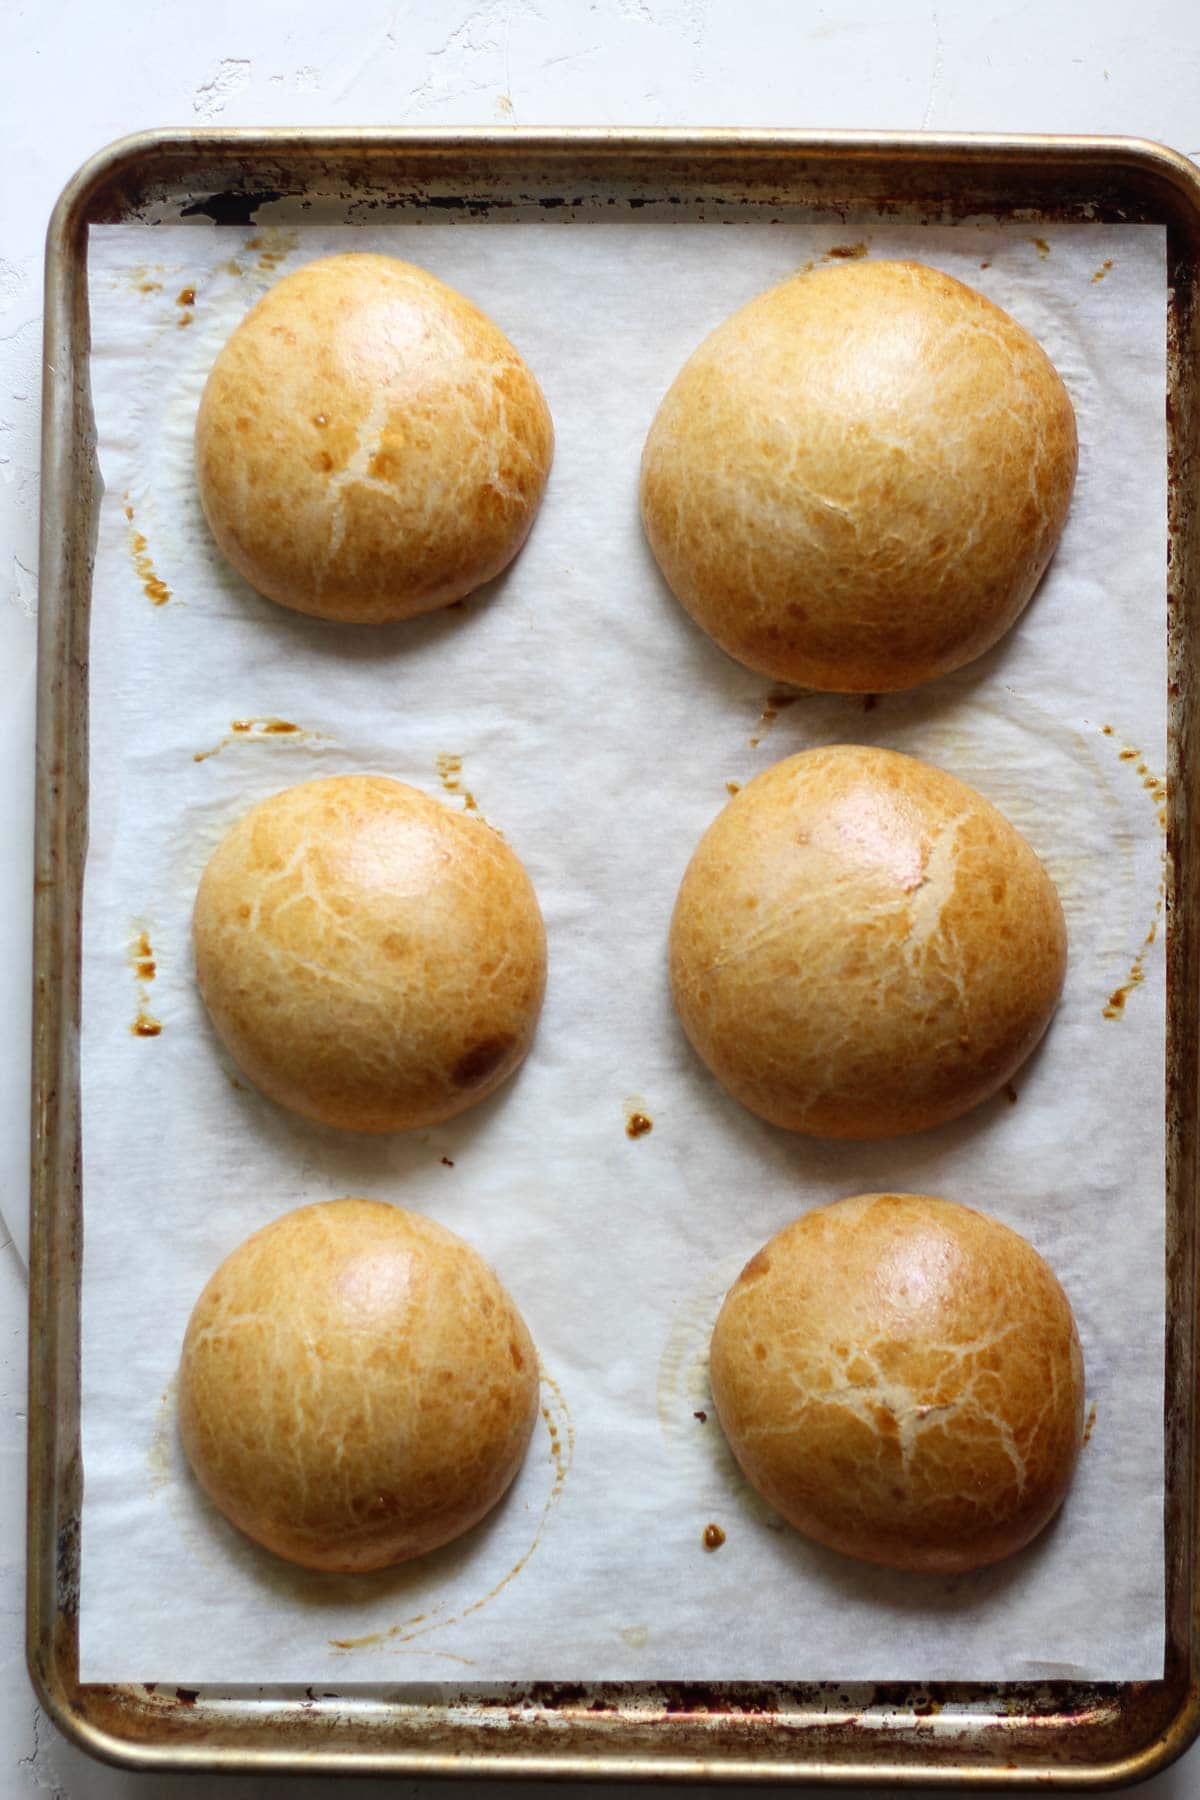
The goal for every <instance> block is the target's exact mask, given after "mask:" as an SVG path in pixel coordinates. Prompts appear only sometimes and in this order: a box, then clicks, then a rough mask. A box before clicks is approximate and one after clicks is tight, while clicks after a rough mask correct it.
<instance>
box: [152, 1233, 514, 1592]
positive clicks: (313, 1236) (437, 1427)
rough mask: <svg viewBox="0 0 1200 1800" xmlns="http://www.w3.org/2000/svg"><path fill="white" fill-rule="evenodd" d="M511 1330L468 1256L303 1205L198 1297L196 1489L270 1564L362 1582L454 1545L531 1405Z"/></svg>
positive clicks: (447, 1236)
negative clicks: (364, 1575)
mask: <svg viewBox="0 0 1200 1800" xmlns="http://www.w3.org/2000/svg"><path fill="white" fill-rule="evenodd" d="M538 1391H539V1389H538V1363H537V1352H536V1350H535V1349H534V1347H533V1343H532V1341H531V1339H530V1336H529V1333H528V1331H527V1330H526V1328H525V1323H524V1320H523V1319H522V1318H521V1315H520V1313H519V1312H518V1311H517V1309H516V1307H515V1306H514V1305H513V1303H512V1301H511V1300H510V1298H509V1296H508V1294H507V1293H506V1292H505V1290H504V1289H503V1287H501V1285H500V1283H499V1281H497V1279H496V1277H495V1275H493V1273H492V1271H491V1270H490V1269H489V1268H488V1266H487V1264H486V1263H485V1262H484V1261H483V1259H482V1258H481V1257H480V1256H479V1255H478V1254H477V1253H476V1252H475V1251H474V1250H472V1249H471V1247H470V1245H469V1244H465V1243H464V1242H463V1240H462V1239H461V1238H459V1237H456V1236H455V1235H454V1233H453V1232H451V1231H446V1230H445V1229H444V1228H443V1227H442V1226H441V1225H435V1224H434V1223H433V1221H432V1220H431V1219H425V1218H422V1217H421V1216H420V1214H419V1213H411V1212H405V1211H404V1210H403V1208H401V1207H398V1206H385V1205H383V1204H382V1202H380V1201H377V1200H331V1201H326V1202H325V1203H324V1204H323V1205H320V1206H302V1207H300V1208H299V1209H298V1210H297V1211H296V1212H290V1213H286V1214H285V1215H284V1217H283V1218H281V1219H276V1220H275V1221H274V1223H273V1224H270V1225H267V1226H264V1228H263V1229H262V1230H261V1231H256V1232H255V1233H254V1235H253V1237H250V1238H247V1239H246V1241H245V1243H244V1244H242V1245H240V1246H239V1248H238V1249H236V1250H235V1251H234V1252H233V1254H232V1255H231V1256H229V1257H227V1258H226V1259H225V1261H224V1262H223V1263H222V1264H221V1267H220V1268H219V1269H218V1270H217V1272H216V1274H215V1275H214V1276H213V1277H212V1280H211V1281H210V1282H209V1283H208V1286H207V1287H206V1288H205V1289H204V1292H203V1293H202V1294H201V1296H200V1298H199V1300H198V1301H197V1302H196V1306H195V1310H194V1311H193V1313H192V1316H191V1320H190V1322H189V1324H188V1328H187V1335H186V1337H185V1339H184V1344H183V1360H182V1362H181V1364H180V1371H179V1428H180V1433H181V1435H182V1438H183V1446H184V1449H185V1450H186V1451H187V1455H188V1460H189V1461H190V1463H191V1465H192V1469H193V1471H194V1472H195V1474H196V1477H197V1479H198V1480H199V1482H200V1485H201V1486H202V1487H203V1488H204V1490H205V1491H206V1493H207V1494H208V1495H209V1496H210V1497H211V1499H212V1500H213V1501H215V1503H216V1505H217V1506H219V1507H220V1509H221V1511H222V1512H223V1513H224V1514H225V1516H226V1518H228V1519H230V1520H232V1522H233V1524H235V1525H236V1526H238V1527H239V1528H240V1529H241V1530H242V1531H244V1532H246V1533H247V1535H248V1536H250V1537H252V1538H254V1539H255V1541H256V1542H257V1543H260V1544H265V1546H266V1547H267V1549H268V1550H273V1551H274V1552H275V1554H276V1555H277V1556H284V1557H286V1558H287V1559H288V1561H289V1562H294V1563H301V1564H303V1565H304V1567H305V1568H309V1569H338V1570H344V1571H347V1572H357V1571H362V1570H368V1569H382V1568H385V1567H386V1566H387V1565H388V1564H390V1563H398V1562H406V1561H408V1560H409V1559H410V1558H411V1557H414V1556H424V1555H425V1553H426V1551H429V1550H436V1549H437V1547H438V1545H439V1544H446V1543H449V1542H450V1540H451V1538H456V1537H459V1536H461V1534H462V1533H463V1532H464V1531H469V1530H470V1528H471V1526H472V1525H474V1524H476V1523H478V1521H479V1520H480V1519H482V1518H483V1516H484V1514H485V1513H487V1512H490V1511H491V1509H492V1507H493V1506H495V1504H496V1502H497V1501H498V1500H499V1498H500V1496H501V1495H502V1494H503V1493H504V1492H505V1490H506V1489H507V1488H508V1486H509V1484H510V1482H511V1481H512V1479H513V1477H514V1476H515V1475H516V1473H517V1470H518V1469H519V1468H520V1466H521V1459H522V1457H523V1456H524V1454H525V1450H526V1447H527V1445H528V1443H529V1437H530V1433H531V1432H532V1430H533V1425H534V1420H535V1419H536V1417H537V1410H538Z"/></svg>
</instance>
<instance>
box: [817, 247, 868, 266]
mask: <svg viewBox="0 0 1200 1800" xmlns="http://www.w3.org/2000/svg"><path fill="white" fill-rule="evenodd" d="M825 254H826V256H833V257H836V258H838V259H839V260H840V261H843V262H847V261H848V262H857V261H858V259H859V257H860V256H865V255H866V254H867V246H866V245H865V244H831V245H830V246H829V248H828V250H826V252H825Z"/></svg>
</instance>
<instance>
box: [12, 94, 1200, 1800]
mask: <svg viewBox="0 0 1200 1800" xmlns="http://www.w3.org/2000/svg"><path fill="white" fill-rule="evenodd" d="M280 199H283V200H291V201H293V202H294V203H295V204H296V205H297V206H299V207H300V208H302V209H307V208H311V210H312V213H313V215H314V216H318V215H319V214H320V213H321V211H322V209H324V210H325V216H329V217H335V216H341V217H345V216H346V215H347V214H349V215H350V216H356V215H358V214H360V213H363V212H365V211H366V210H374V209H375V208H388V207H406V208H409V207H419V206H426V207H428V206H439V207H443V208H450V209H457V210H463V211H485V210H486V211H492V210H495V209H498V208H501V207H515V206H519V207H522V208H524V207H538V206H541V207H546V208H548V209H553V208H566V209H567V210H570V209H571V208H572V207H573V206H575V205H582V206H587V205H594V204H596V203H597V202H600V203H603V204H607V205H611V206H614V207H618V208H632V209H637V208H639V207H641V206H644V205H646V204H648V203H651V202H662V203H664V204H679V205H683V204H686V203H695V202H697V201H699V202H711V203H713V204H716V203H718V202H720V201H723V200H724V201H728V202H731V203H732V202H736V203H743V204H744V203H747V202H749V203H760V204H763V205H769V204H771V203H772V202H785V201H786V202H787V203H789V204H791V205H796V204H797V203H799V204H801V205H803V206H805V207H808V208H811V209H812V210H813V211H814V212H816V213H829V214H835V215H838V216H839V217H842V218H850V217H852V216H854V215H859V216H866V215H876V216H879V215H882V216H888V215H889V214H895V215H900V216H904V217H908V218H912V219H913V220H914V222H916V221H918V220H926V221H932V220H939V219H943V220H952V219H956V218H962V217H966V216H969V215H971V214H974V213H989V214H999V215H1001V216H1005V217H1013V216H1018V217H1021V218H1025V219H1028V220H1030V221H1031V222H1032V221H1036V220H1040V221H1047V222H1054V221H1064V220H1066V221H1070V220H1089V219H1091V220H1108V221H1127V222H1137V221H1140V222H1154V223H1159V224H1164V225H1165V226H1166V227H1167V242H1168V263H1169V280H1170V309H1169V344H1168V445H1169V465H1170V467H1169V550H1168V562H1169V581H1168V593H1169V623H1168V634H1169V671H1170V694H1169V767H1168V776H1169V784H1170V799H1169V827H1168V888H1167V919H1168V929H1167V983H1168V989H1167V994H1168V998H1167V1045H1166V1057H1167V1168H1166V1196H1167V1283H1168V1296H1167V1344H1166V1365H1167V1380H1166V1395H1165V1428H1166V1450H1167V1465H1166V1466H1167V1481H1166V1545H1167V1619H1166V1662H1165V1671H1166V1672H1165V1674H1164V1677H1163V1679H1162V1680H1160V1681H1152V1682H1140V1683H1124V1684H1115V1683H1113V1684H1094V1683H1078V1682H1038V1683H1021V1684H1015V1683H1006V1684H1002V1685H1000V1686H988V1685H985V1684H979V1683H975V1684H965V1685H957V1686H956V1685H950V1684H942V1685H937V1686H930V1685H928V1684H923V1685H919V1686H918V1685H905V1684H890V1685H887V1686H880V1685H871V1684H866V1683H858V1684H849V1685H847V1684H843V1683H822V1684H806V1685H802V1686H792V1685H788V1684H783V1683H780V1684H772V1685H770V1686H764V1685H761V1684H760V1685H756V1686H754V1687H750V1686H748V1685H746V1684H742V1683H724V1684H718V1685H711V1686H699V1685H697V1684H679V1685H675V1686H651V1687H646V1688H637V1687H633V1686H630V1685H623V1684H607V1685H606V1684H598V1685H595V1686H588V1687H586V1688H585V1687H580V1686H578V1685H572V1686H565V1685H554V1684H544V1685H539V1686H536V1687H533V1688H530V1689H527V1690H520V1689H516V1688H511V1689H510V1688H506V1689H503V1690H497V1691H495V1692H494V1693H493V1694H492V1695H490V1696H488V1695H484V1694H482V1693H481V1692H480V1691H478V1690H472V1691H470V1692H469V1693H468V1692H464V1693H463V1694H462V1695H461V1696H460V1697H459V1698H457V1699H445V1698H441V1699H438V1700H436V1701H434V1700H431V1699H430V1698H429V1697H428V1695H427V1694H424V1695H423V1694H421V1693H420V1691H419V1690H413V1689H408V1690H388V1689H386V1688H383V1687H372V1688H359V1689H347V1690H345V1691H344V1692H341V1693H339V1694H336V1695H330V1694H324V1693H323V1694H319V1695H313V1694H312V1691H311V1690H307V1691H305V1692H304V1693H301V1692H299V1691H298V1690H281V1689H267V1688H262V1689H254V1690H249V1689H232V1690H223V1691H217V1690H206V1691H204V1692H203V1693H200V1694H195V1695H194V1694H191V1693H189V1692H187V1691H186V1690H177V1689H149V1688H143V1687H138V1686H132V1685H122V1686H97V1685H88V1686H84V1685H82V1684H81V1683H80V1682H79V1680H78V1579H79V1514H80V1502H81V1498H82V1479H81V1468H80V1454H79V1424H80V1418H79V1272H80V1256H81V1227H82V1214H81V1194H80V1150H79V1146H80V1135H79V1017H80V1009H79V1001H80V899H81V891H82V878H83V865H84V856H85V852H86V844H87V704H88V614H89V603H90V592H91V574H92V563H93V557H94V545H95V533H96V521H97V513H98V506H99V480H98V470H97V467H96V460H95V448H94V442H95V433H94V426H93V420H92V413H91V401H90V389H89V376H88V354H89V327H88V311H87V267H86V262H87V227H88V224H89V223H99V222H108V221H114V220H120V219H124V218H128V217H130V216H134V215H137V216H144V217H161V218H173V217H178V216H180V215H181V213H183V212H184V211H185V210H186V211H189V212H191V213H195V214H201V215H204V216H207V217H210V218H212V219H214V220H216V221H217V222H227V223H238V224H241V223H247V222H249V221H250V220H251V219H252V217H253V216H254V213H255V210H256V209H257V208H258V207H261V206H262V205H264V204H265V203H267V202H268V201H274V200H280ZM1198 275H1200V172H1198V171H1197V170H1196V169H1195V168H1194V167H1193V165H1192V164H1191V163H1189V162H1188V161H1187V160H1186V159H1185V158H1183V157H1181V156H1179V155H1177V154H1175V153H1174V152H1172V151H1170V150H1166V149H1164V148H1162V147H1161V146H1159V145H1156V144H1151V143H1148V142H1144V141H1142V140H1136V139H1126V138H1102V137H1096V138H1085V137H1047V138H1043V137H997V136H987V137H984V136H970V137H947V136H940V135H938V136H934V135H930V134H925V133H901V134H874V133H864V132H844V133H824V134H816V133H809V132H786V131H733V130H713V131H680V132H676V131H670V130H654V131H598V130H595V131H594V130H563V131H557V130H516V129H508V130H505V131H491V130H488V131H459V130H445V131H436V132H408V131H392V130H365V129H364V130H342V129H337V130H321V131H303V132H301V131H291V130H272V131H242V130H225V131H162V132H147V133H143V134H141V135H139V136H137V137H132V138H127V139H125V140H123V141H122V142H121V143H118V144H116V145H113V146H112V147H111V148H109V149H107V150H104V151H102V152H101V153H100V154H99V155H98V156H96V157H95V158H93V159H92V161H90V162H89V163H87V164H86V165H85V166H84V168H83V169H82V170H81V171H80V172H79V174H78V175H77V176H76V177H75V178H74V179H73V180H72V181H71V182H70V183H69V185H68V186H67V188H66V189H65V191H64V193H63V195H62V197H61V199H60V201H59V203H58V206H57V207H56V209H55V212H54V215H53V218H52V220H51V224H50V230H49V236H48V241H47V256H46V314H45V362H44V386H43V445H42V528H41V578H40V591H41V600H40V621H39V630H40V634H41V635H40V646H39V648H40V669H39V691H38V736H37V848H36V869H35V885H36V895H35V942H34V1041H33V1143H32V1173H33V1190H32V1232H31V1261H30V1365H29V1373H30V1396H29V1420H30V1426H29V1451H30V1457H29V1535H28V1567H29V1578H28V1620H27V1652H28V1660H29V1667H30V1671H31V1674H32V1677H33V1681H34V1685H35V1687H36V1689H37V1692H38V1694H39V1697H40V1698H41V1701H42V1703H43V1705H44V1706H45V1707H46V1708H47V1710H48V1711H49V1712H50V1714H51V1716H52V1717H53V1718H54V1719H55V1721H56V1722H57V1724H58V1725H59V1726H60V1727H61V1728H62V1729H63V1730H64V1731H66V1732H67V1733H68V1734H69V1735H70V1736H71V1737H72V1738H74V1739H75V1741H76V1742H78V1743H79V1744H81V1745H82V1746H83V1747H84V1748H85V1749H87V1750H89V1751H91V1752H92V1753H93V1754H95V1755H97V1756H101V1757H105V1758H107V1759H109V1760H111V1761H114V1762H120V1763H124V1764H128V1765H130V1766H134V1767H139V1768H163V1769H167V1768H169V1769H173V1770H198V1769H216V1768H220V1769H224V1770H241V1771H257V1772H260V1773H279V1772H283V1771H288V1770H299V1769H301V1768H303V1769H305V1770H307V1771H314V1770H328V1771H335V1770H336V1771H340V1772H344V1773H349V1772H351V1771H359V1772H363V1773H375V1774H395V1775H409V1776H412V1775H452V1774H453V1775H471V1776H484V1775H486V1776H500V1775H507V1776H524V1777H530V1776H557V1777H568V1776H570V1777H576V1778H578V1777H584V1776H586V1777H592V1778H597V1779H608V1780H614V1779H626V1780H628V1779H637V1778H639V1777H641V1778H651V1777H653V1778H657V1779H664V1778H666V1779H675V1780H693V1781H700V1780H708V1781H713V1780H726V1781H730V1780H737V1781H771V1782H801V1781H806V1782H810V1783H826V1784H829V1785H842V1784H850V1783H856V1782H877V1783H880V1784H886V1785H887V1786H889V1787H893V1788H897V1787H903V1786H908V1785H913V1784H918V1783H928V1784H940V1785H945V1786H956V1785H962V1786H971V1787H978V1788H1006V1787H1007V1788H1012V1787H1022V1786H1033V1785H1038V1786H1043V1785H1047V1784H1049V1785H1053V1786H1062V1787H1081V1788H1082V1787H1090V1788H1100V1787H1113V1786H1118V1785H1123V1784H1124V1783H1126V1782H1128V1781H1130V1780H1133V1779H1137V1778H1139V1777H1142V1776H1144V1775H1147V1774H1149V1773H1151V1772H1152V1771H1153V1770H1155V1769H1157V1768H1161V1767H1162V1766H1163V1765H1164V1764H1166V1763H1167V1762H1169V1761H1170V1760H1171V1759H1172V1758H1173V1757H1175V1756H1177V1755H1179V1754H1180V1752H1181V1751H1182V1750H1184V1749H1185V1748H1186V1747H1187V1746H1188V1744H1189V1743H1190V1742H1191V1740H1192V1738H1193V1737H1194V1735H1195V1734H1196V1730H1197V1726H1198V1724H1200V1693H1198V1686H1197V1666H1196V1664H1197V1657H1196V1646H1197V1567H1196V1556H1195V1504H1196V1494H1197V1471H1198V1466H1200V1459H1198V1457H1197V1432H1196V1386H1197V1379H1196V1378H1197V1367H1196V1360H1195V1345H1196V1308H1197V1271H1196V1205H1195V1200H1196V1107H1197V1079H1196V1060H1197V1010H1198V999H1200V968H1198V967H1197V941H1198V931H1197V916H1196V915H1197V900H1196V881H1195V876H1194V871H1195V867H1196V860H1195V859H1196V856H1197V844H1196V832H1197V817H1198V814H1197V807H1196V804H1195V799H1194V794H1193V789H1194V785H1195V761H1196V750H1195V745H1194V734H1195V705H1196V703H1195V697H1194V691H1193V689H1194V682H1193V677H1192V670H1193V668H1194V666H1195V664H1196V654H1197V648H1198V644H1197V634H1198V628H1200V508H1198V507H1197V504H1196V486H1197V480H1198V479H1200V460H1198V444H1200V415H1198V410H1197V396H1196V372H1197V370H1198V369H1200V315H1198V309H1197V283H1198Z"/></svg>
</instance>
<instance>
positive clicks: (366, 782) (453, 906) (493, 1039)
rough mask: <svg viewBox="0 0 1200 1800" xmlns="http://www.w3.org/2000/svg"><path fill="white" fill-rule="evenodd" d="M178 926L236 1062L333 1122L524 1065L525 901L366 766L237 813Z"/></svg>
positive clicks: (388, 1113) (423, 798) (422, 802)
mask: <svg viewBox="0 0 1200 1800" xmlns="http://www.w3.org/2000/svg"><path fill="white" fill-rule="evenodd" d="M193 936H194V941H195V950H196V978H197V980H198V982H199V984H200V992H201V994H202V995H203V996H204V1002H205V1005H206V1006H207V1007H208V1010H209V1013H210V1014H211V1016H212V1021H213V1024H214V1025H215V1026H216V1029H217V1031H218V1033H219V1034H220V1036H221V1038H222V1039H223V1041H224V1043H225V1045H226V1047H227V1048H228V1050H229V1052H230V1054H231V1056H232V1057H233V1058H234V1060H235V1062H236V1063H237V1064H238V1066H239V1067H240V1068H241V1069H243V1070H244V1071H245V1073H246V1074H247V1075H248V1076H249V1077H250V1079H251V1081H253V1082H254V1083H255V1084H256V1086H258V1087H260V1088H261V1089H262V1090H263V1092H264V1093H266V1094H269V1095H270V1096H271V1098H272V1100H277V1101H278V1102H279V1104H280V1105H281V1106H286V1107H290V1109H291V1110H292V1111H293V1112H297V1113H302V1114H303V1115H304V1117H305V1118H308V1119H319V1120H321V1121H322V1122H323V1123H324V1124H327V1125H339V1126H341V1127H342V1128H343V1129H345V1130H347V1131H375V1132H379V1131H407V1130H409V1129H411V1128H412V1127H414V1126H420V1125H434V1124H437V1123H438V1122H439V1121H440V1120H442V1119H450V1118H453V1116H454V1115H455V1113H460V1112H463V1111H464V1110H465V1109H466V1108H467V1107H468V1106H473V1105H474V1104H475V1102H476V1101H477V1100H482V1099H483V1098H484V1097H485V1095H487V1094H490V1093H491V1092H492V1090H493V1089H494V1088H497V1087H499V1085H500V1083H501V1082H502V1081H504V1080H505V1079H506V1078H507V1077H508V1076H509V1075H511V1074H512V1072H513V1070H514V1069H516V1068H517V1066H518V1065H519V1064H520V1063H521V1062H522V1060H523V1059H524V1057H525V1054H526V1052H527V1051H528V1049H529V1046H530V1043H531V1042H532V1040H533V1032H534V1027H535V1025H536V1023H537V1016H538V1012H539V1009H540V1007H541V1004H542V994H543V991H544V988H545V983H546V934H545V929H544V927H543V925H542V915H541V913H540V912H539V911H538V903H537V897H536V895H535V894H534V891H533V887H532V885H531V883H530V880H529V877H528V875H527V874H526V873H525V870H524V867H523V866H522V864H521V863H520V862H519V861H518V859H517V857H516V856H515V855H514V853H513V852H512V851H511V850H510V849H509V847H508V845H507V844H506V843H505V842H504V840H503V838H501V837H500V836H499V834H498V833H497V832H495V831H493V830H492V829H491V828H490V826H488V825H486V824H484V823H483V821H482V820H480V819H477V818H471V817H470V816H469V815H464V814H462V813H457V812H452V811H451V810H450V808H449V807H448V806H443V805H441V804H440V803H439V802H438V801H436V800H431V799H429V797H428V796H427V795H425V794H421V793H418V791H417V790H416V788H411V787H405V786H404V784H403V783H402V782H399V781H389V780H387V779H386V778H385V777H384V776H381V775H339V776H332V777H326V778H324V779H322V780H319V781H305V782H302V783H301V785H300V786H299V787H292V788H286V789H285V790H284V791H283V793H281V794H273V795H272V796H271V798H270V799H269V800H264V801H262V802H261V804H260V805H258V806H256V807H254V808H253V809H252V810H251V811H250V812H248V813H247V814H246V815H245V817H244V818H242V819H239V820H238V822H237V824H236V825H234V826H233V828H232V829H231V830H230V831H229V832H228V833H227V834H226V836H225V837H224V838H223V839H222V841H221V843H220V844H219V845H218V847H217V849H216V851H215V853H214V855H213V856H212V859H211V860H210V862H209V864H208V867H207V868H206V869H205V871H204V875H203V878H202V880H201V882H200V888H199V891H198V893H197V895H196V908H195V914H194V917H193Z"/></svg>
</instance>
